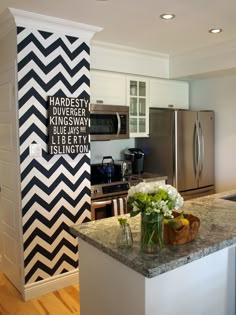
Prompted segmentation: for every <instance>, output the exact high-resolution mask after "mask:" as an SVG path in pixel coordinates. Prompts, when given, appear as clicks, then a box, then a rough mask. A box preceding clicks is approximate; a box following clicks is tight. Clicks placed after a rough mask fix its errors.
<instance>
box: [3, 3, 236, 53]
mask: <svg viewBox="0 0 236 315" xmlns="http://www.w3.org/2000/svg"><path fill="white" fill-rule="evenodd" d="M7 7H12V8H17V9H21V10H26V11H31V12H34V13H39V14H45V15H50V16H54V17H59V18H64V19H67V20H73V21H76V22H79V23H85V24H90V25H94V26H99V27H102V28H103V30H102V31H101V32H99V33H97V34H96V35H95V36H94V40H96V41H102V42H108V43H112V44H118V45H123V46H130V47H133V48H137V49H142V50H150V51H154V52H157V53H165V54H170V55H175V54H180V53H182V52H186V51H192V50H196V49H200V48H203V47H207V46H208V47H210V46H214V45H216V44H217V45H219V44H222V45H224V42H229V41H231V40H233V41H235V40H236V17H235V13H236V0H224V1H223V0H108V1H96V0H1V1H0V13H1V12H2V11H3V10H4V9H6V8H7ZM162 13H174V14H175V15H176V18H175V19H174V20H169V21H165V20H161V19H160V18H159V16H160V14H162ZM215 27H220V28H223V32H222V33H220V34H217V35H212V34H210V33H209V32H208V30H209V29H211V28H215Z"/></svg>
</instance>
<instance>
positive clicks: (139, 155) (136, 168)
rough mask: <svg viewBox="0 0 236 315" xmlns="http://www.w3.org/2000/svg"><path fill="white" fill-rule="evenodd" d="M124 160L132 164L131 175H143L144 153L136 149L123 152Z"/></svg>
mask: <svg viewBox="0 0 236 315" xmlns="http://www.w3.org/2000/svg"><path fill="white" fill-rule="evenodd" d="M125 159H126V160H129V161H131V162H132V171H133V174H142V173H143V161H144V152H143V151H142V150H141V149H138V148H130V149H127V150H125Z"/></svg>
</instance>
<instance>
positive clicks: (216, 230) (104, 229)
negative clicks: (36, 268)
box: [71, 189, 236, 278]
mask: <svg viewBox="0 0 236 315" xmlns="http://www.w3.org/2000/svg"><path fill="white" fill-rule="evenodd" d="M233 194H236V189H235V190H232V191H227V192H224V193H219V194H214V195H210V196H207V197H202V198H196V199H192V200H189V201H185V203H184V206H183V207H182V208H181V211H182V210H184V212H185V213H191V214H193V215H195V216H197V217H199V218H200V220H201V225H200V229H199V232H198V235H197V237H196V239H195V240H193V241H191V242H189V243H186V244H183V245H165V246H164V249H163V250H162V251H161V252H159V253H158V255H156V256H154V257H153V256H149V255H147V254H143V253H142V252H141V251H140V214H139V215H138V216H136V217H133V218H130V217H129V214H128V215H126V217H127V218H128V222H129V224H130V227H131V230H132V233H133V238H134V245H133V248H132V249H126V250H121V249H118V248H117V246H116V236H117V233H118V229H119V223H118V221H117V217H111V218H107V219H103V220H97V221H93V222H88V223H83V224H80V225H74V226H72V227H71V231H72V233H73V234H74V235H76V236H78V237H79V238H81V239H83V240H84V241H86V242H87V243H89V244H91V245H93V246H95V247H96V248H98V249H99V250H101V251H102V252H104V253H106V254H108V255H110V256H111V257H113V258H114V259H116V260H118V261H120V262H121V263H123V264H124V265H126V266H127V267H129V268H131V269H133V270H135V271H137V272H138V273H140V274H142V275H143V276H145V277H147V278H152V277H155V276H157V275H160V274H162V273H165V272H167V271H170V270H173V269H175V268H177V267H180V266H182V265H184V264H187V263H190V262H192V261H194V260H197V259H199V258H201V257H204V256H206V255H209V254H211V253H214V252H216V251H218V250H221V249H223V248H226V247H228V246H231V245H233V244H236V202H233V201H228V200H224V199H221V198H222V197H224V196H229V195H233Z"/></svg>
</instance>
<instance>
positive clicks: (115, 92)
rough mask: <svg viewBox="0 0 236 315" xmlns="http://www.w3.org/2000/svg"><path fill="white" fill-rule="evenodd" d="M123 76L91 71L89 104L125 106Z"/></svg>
mask: <svg viewBox="0 0 236 315" xmlns="http://www.w3.org/2000/svg"><path fill="white" fill-rule="evenodd" d="M125 86H126V79H125V75H123V74H119V73H114V72H106V71H98V70H91V72H90V103H91V104H107V105H127V104H125V100H126V88H125Z"/></svg>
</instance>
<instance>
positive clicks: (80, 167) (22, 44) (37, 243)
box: [17, 27, 90, 284]
mask: <svg viewBox="0 0 236 315" xmlns="http://www.w3.org/2000/svg"><path fill="white" fill-rule="evenodd" d="M17 49H18V99H19V137H20V171H21V195H22V221H23V243H24V264H25V284H30V283H33V282H36V281H39V280H43V279H46V278H48V277H51V276H55V275H59V274H62V273H65V272H68V271H71V270H73V269H74V268H76V267H78V247H77V239H76V238H74V237H73V236H72V235H71V233H70V231H69V226H70V225H72V224H75V223H80V222H83V221H86V220H89V219H90V153H88V154H79V155H76V156H69V155H54V156H50V155H49V154H48V153H47V151H48V148H47V141H48V131H47V124H48V104H47V98H48V96H49V95H59V96H67V97H79V98H87V99H89V93H90V92H89V91H90V88H89V43H86V42H84V41H82V40H80V39H79V38H74V37H71V36H63V35H60V36H59V35H56V34H54V33H47V32H43V31H34V30H31V29H29V28H22V27H17ZM31 143H37V144H39V145H40V146H41V148H42V156H41V157H37V158H34V157H31V156H30V154H29V146H30V144H31Z"/></svg>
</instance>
